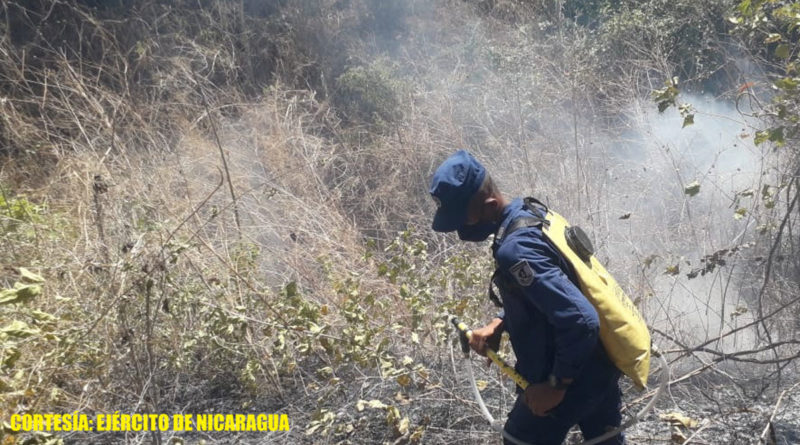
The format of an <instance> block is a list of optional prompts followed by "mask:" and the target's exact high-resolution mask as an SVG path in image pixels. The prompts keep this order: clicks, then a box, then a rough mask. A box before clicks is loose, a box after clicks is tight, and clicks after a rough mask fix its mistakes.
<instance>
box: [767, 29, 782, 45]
mask: <svg viewBox="0 0 800 445" xmlns="http://www.w3.org/2000/svg"><path fill="white" fill-rule="evenodd" d="M781 39H783V37H781V35H780V34H777V33H774V32H773V33H770V34H769V35H768V36H767V38H766V39H764V43H767V44H769V43H775V42H780V41H781Z"/></svg>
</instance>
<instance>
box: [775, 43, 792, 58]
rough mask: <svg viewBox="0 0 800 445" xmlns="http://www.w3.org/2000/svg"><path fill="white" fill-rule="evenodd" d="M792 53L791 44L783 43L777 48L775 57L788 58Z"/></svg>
mask: <svg viewBox="0 0 800 445" xmlns="http://www.w3.org/2000/svg"><path fill="white" fill-rule="evenodd" d="M789 55H790V51H789V45H787V44H785V43H781V44H780V45H778V47H777V48H775V57H777V58H779V59H788V58H789Z"/></svg>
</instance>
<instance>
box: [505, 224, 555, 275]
mask: <svg viewBox="0 0 800 445" xmlns="http://www.w3.org/2000/svg"><path fill="white" fill-rule="evenodd" d="M499 244H500V245H499V247H498V248H497V250H496V251H495V260H497V262H498V264H499V265H500V266H501V267H502V266H504V265H506V266H507V265H511V264H515V263H516V262H518V261H519V260H520V259H531V258H534V259H535V258H537V257H543V256H544V257H550V256H552V254H553V249H552V248H551V246H550V244H548V242H547V241H546V240H545V237H544V234H543V233H542V230H541V228H540V227H536V226H531V227H520V228H519V229H517V230H515V231H513V232H512V233H507V234H506V235H505V236H504V237H503V239H501V240H500V243H499Z"/></svg>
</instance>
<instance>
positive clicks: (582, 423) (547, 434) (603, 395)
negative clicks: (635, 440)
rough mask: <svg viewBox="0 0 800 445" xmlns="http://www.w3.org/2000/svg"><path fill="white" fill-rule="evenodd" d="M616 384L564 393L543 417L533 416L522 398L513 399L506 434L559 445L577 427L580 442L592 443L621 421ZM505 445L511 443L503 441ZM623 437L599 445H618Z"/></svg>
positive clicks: (546, 444) (617, 385) (549, 444)
mask: <svg viewBox="0 0 800 445" xmlns="http://www.w3.org/2000/svg"><path fill="white" fill-rule="evenodd" d="M620 396H621V394H620V390H619V384H618V383H617V382H616V381H615V382H614V384H613V385H609V386H607V387H606V388H592V390H580V389H579V388H574V390H573V388H571V389H568V390H567V393H566V395H565V396H564V400H563V401H562V402H561V404H559V405H558V406H557V407H555V408H554V409H553V410H552V411H551V412H550V414H548V415H547V416H544V417H538V416H534V415H533V413H532V412H531V410H530V408H528V406H527V405H525V402H524V397H523V395H522V394H520V395H519V397H517V401H516V402H515V404H514V408H513V409H512V410H511V413H510V414H509V415H508V421H506V425H505V429H506V431H507V432H508V433H509V434H511V435H512V436H514V437H515V438H517V439H519V440H522V441H523V442H527V443H529V444H534V445H559V444H561V443H562V442H563V441H564V438H565V437H566V436H567V433H568V432H569V430H570V428H572V426H573V425H576V424H577V425H578V426H579V427H580V429H581V432H582V433H583V437H584V440H588V439H592V438H595V437H598V436H601V435H603V434H605V433H606V432H607V431H609V430H612V429H614V428H616V427H618V426H619V425H620V423H621V421H622V415H621V414H620V408H621V404H622V403H621V399H620ZM504 443H505V444H506V445H510V444H511V442H510V441H508V440H505V442H504ZM624 443H625V436H624V434H622V433H620V434H618V435H617V436H615V437H612V438H611V439H608V440H606V441H604V442H602V445H622V444H624Z"/></svg>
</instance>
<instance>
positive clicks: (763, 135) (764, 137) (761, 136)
mask: <svg viewBox="0 0 800 445" xmlns="http://www.w3.org/2000/svg"><path fill="white" fill-rule="evenodd" d="M768 140H769V133H768V132H766V131H756V137H755V138H754V139H753V143H754V144H756V145H761V144H763V143H764V142H767V141H768Z"/></svg>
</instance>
